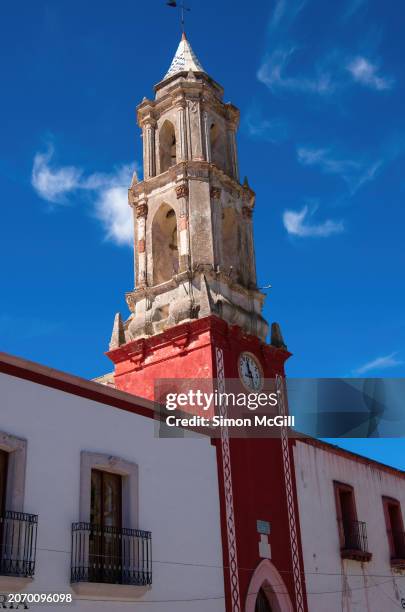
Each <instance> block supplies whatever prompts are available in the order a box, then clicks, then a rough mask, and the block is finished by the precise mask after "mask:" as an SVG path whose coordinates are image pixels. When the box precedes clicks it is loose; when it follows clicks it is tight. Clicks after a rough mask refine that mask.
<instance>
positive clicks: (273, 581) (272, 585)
mask: <svg viewBox="0 0 405 612" xmlns="http://www.w3.org/2000/svg"><path fill="white" fill-rule="evenodd" d="M260 588H264V590H265V593H266V595H267V596H268V600H269V603H270V606H271V609H272V612H294V608H293V605H292V603H291V599H290V596H289V594H288V591H287V587H286V585H285V582H284V580H283V579H282V577H281V575H280V574H279V572H278V571H277V570H276V568H275V567H274V565H273V563H272V562H271V561H269V560H268V559H264V560H263V561H262V562H261V563H259V565H258V566H257V568H256V569H255V572H254V574H253V576H252V579H251V581H250V584H249V590H248V594H247V597H246V608H245V612H254V610H255V604H256V597H257V594H258V592H259V591H260Z"/></svg>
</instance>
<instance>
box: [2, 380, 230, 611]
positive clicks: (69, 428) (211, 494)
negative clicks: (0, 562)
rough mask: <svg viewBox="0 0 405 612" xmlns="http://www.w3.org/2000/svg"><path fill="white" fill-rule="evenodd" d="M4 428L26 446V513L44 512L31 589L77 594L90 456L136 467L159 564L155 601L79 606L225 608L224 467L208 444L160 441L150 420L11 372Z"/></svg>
mask: <svg viewBox="0 0 405 612" xmlns="http://www.w3.org/2000/svg"><path fill="white" fill-rule="evenodd" d="M0 431H4V432H6V433H8V434H11V435H14V436H18V437H22V438H26V439H27V440H28V448H27V473H26V487H25V504H24V511H25V512H29V513H32V514H38V515H39V527H38V545H37V566H36V575H35V579H34V581H33V583H32V584H31V585H30V586H29V588H28V589H27V590H29V591H34V592H54V591H60V592H71V590H70V584H69V578H70V548H71V523H72V522H76V521H78V520H79V486H80V484H79V483H80V452H81V451H82V450H86V451H92V452H100V453H109V454H111V455H114V456H118V457H120V458H123V459H125V460H127V461H131V462H135V463H137V464H138V466H139V528H140V529H144V530H149V531H151V532H152V558H153V585H152V588H151V590H150V591H149V592H148V593H147V594H146V595H144V596H143V598H142V599H141V601H150V602H156V603H148V604H147V603H145V604H142V603H127V602H122V603H120V602H108V603H105V602H99V601H97V602H92V601H90V602H89V601H77V600H76V601H75V603H74V604H73V607H74V609H75V610H83V611H90V610H109V611H111V610H118V609H119V610H129V609H131V610H132V609H134V608H136V610H137V611H138V612H151V611H156V612H160V611H162V612H181V611H183V610H184V611H186V610H187V611H190V610H193V611H195V612H206V611H213V612H214V611H215V612H217V611H218V612H219V611H220V610H224V599H223V596H224V584H223V572H222V563H223V560H222V547H221V531H220V512H219V493H218V482H217V467H216V457H215V449H214V447H213V446H212V445H211V444H210V441H209V440H208V439H198V438H191V439H190V438H189V439H178V438H176V439H159V438H156V437H155V434H154V422H153V420H151V419H148V418H145V417H142V416H139V415H135V414H132V413H129V412H126V411H123V410H119V409H117V408H114V407H110V406H106V405H104V404H101V403H98V402H94V401H91V400H87V399H83V398H80V397H76V396H74V395H70V394H68V393H64V392H62V391H58V390H55V389H51V388H48V387H45V386H41V385H38V384H35V383H31V382H28V381H25V380H21V379H18V378H14V377H12V376H8V375H4V374H0ZM176 562H177V563H180V564H178V565H176ZM187 564H200V565H194V566H193V565H187ZM205 566H209V567H205ZM198 598H200V599H202V601H186V602H183V603H182V602H172V603H159V602H158V601H157V600H186V599H190V600H192V599H198ZM206 598H209V599H206ZM34 607H35V606H34V605H32V606H30V608H31V609H34ZM58 607H59V606H49V607H48V609H57V608H58ZM62 607H63V606H62ZM35 609H36V607H35ZM38 609H39V608H38ZM65 609H67V608H66V606H65Z"/></svg>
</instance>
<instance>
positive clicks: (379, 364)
mask: <svg viewBox="0 0 405 612" xmlns="http://www.w3.org/2000/svg"><path fill="white" fill-rule="evenodd" d="M397 354H398V353H397V352H394V353H390V354H389V355H384V356H383V357H377V358H376V359H373V360H372V361H368V362H367V363H365V364H363V365H362V366H360V367H359V368H357V369H356V370H354V373H355V374H366V372H371V371H372V370H386V369H387V368H395V367H397V366H399V365H402V364H403V363H404V362H403V361H401V360H400V359H397V358H396V355H397Z"/></svg>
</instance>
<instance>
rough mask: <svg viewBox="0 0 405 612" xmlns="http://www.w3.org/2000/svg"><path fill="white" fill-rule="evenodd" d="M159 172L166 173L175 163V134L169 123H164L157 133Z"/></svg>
mask: <svg viewBox="0 0 405 612" xmlns="http://www.w3.org/2000/svg"><path fill="white" fill-rule="evenodd" d="M159 152H160V172H166V170H168V169H169V168H171V167H172V166H174V165H175V164H176V163H177V157H176V132H175V130H174V126H173V124H172V123H171V122H170V121H165V122H164V124H163V125H162V127H161V128H160V132H159Z"/></svg>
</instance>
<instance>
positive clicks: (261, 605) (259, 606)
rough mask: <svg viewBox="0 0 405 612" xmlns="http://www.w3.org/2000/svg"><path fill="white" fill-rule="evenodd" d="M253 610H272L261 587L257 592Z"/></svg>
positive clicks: (267, 611)
mask: <svg viewBox="0 0 405 612" xmlns="http://www.w3.org/2000/svg"><path fill="white" fill-rule="evenodd" d="M255 612H272V609H271V606H270V604H269V600H268V599H267V596H266V593H265V592H264V589H263V588H261V589H260V591H259V592H258V594H257V598H256V604H255Z"/></svg>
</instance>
